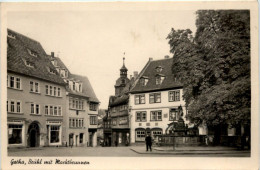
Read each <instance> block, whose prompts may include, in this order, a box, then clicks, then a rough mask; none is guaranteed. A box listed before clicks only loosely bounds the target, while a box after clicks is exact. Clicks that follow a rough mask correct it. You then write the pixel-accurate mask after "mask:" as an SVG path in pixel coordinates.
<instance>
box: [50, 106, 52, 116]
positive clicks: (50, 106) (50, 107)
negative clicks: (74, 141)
mask: <svg viewBox="0 0 260 170" xmlns="http://www.w3.org/2000/svg"><path fill="white" fill-rule="evenodd" d="M50 115H51V116H53V106H50Z"/></svg>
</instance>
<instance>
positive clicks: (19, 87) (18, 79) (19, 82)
mask: <svg viewBox="0 0 260 170" xmlns="http://www.w3.org/2000/svg"><path fill="white" fill-rule="evenodd" d="M16 88H17V89H21V81H20V78H18V77H17V78H16Z"/></svg>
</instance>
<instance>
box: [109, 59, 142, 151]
mask: <svg viewBox="0 0 260 170" xmlns="http://www.w3.org/2000/svg"><path fill="white" fill-rule="evenodd" d="M127 71H128V70H127V68H126V67H125V63H124V62H123V66H122V68H121V69H120V77H119V78H118V79H117V80H116V84H115V95H114V96H110V98H109V105H108V113H109V114H108V115H109V117H106V121H105V125H104V127H105V128H107V126H109V128H111V130H110V131H109V130H107V129H105V130H104V132H106V134H105V135H104V136H107V138H106V139H105V141H106V142H107V143H110V144H111V145H112V146H115V145H116V146H117V145H118V146H126V145H129V143H130V122H129V113H128V108H129V107H128V104H129V95H128V92H129V90H130V88H131V86H132V84H133V82H134V77H136V76H137V73H136V72H135V75H136V76H134V77H131V78H130V79H128V77H127ZM109 128H108V129H109ZM109 132H111V134H109Z"/></svg>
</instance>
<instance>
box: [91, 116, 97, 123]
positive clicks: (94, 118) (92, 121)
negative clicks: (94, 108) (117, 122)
mask: <svg viewBox="0 0 260 170" xmlns="http://www.w3.org/2000/svg"><path fill="white" fill-rule="evenodd" d="M96 124H97V116H90V125H96Z"/></svg>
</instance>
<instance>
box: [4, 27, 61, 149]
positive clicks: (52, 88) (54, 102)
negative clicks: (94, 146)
mask: <svg viewBox="0 0 260 170" xmlns="http://www.w3.org/2000/svg"><path fill="white" fill-rule="evenodd" d="M7 33H8V35H7V45H8V46H7V103H6V109H7V110H6V111H7V136H8V137H7V140H8V147H39V146H60V145H62V144H64V143H63V141H64V140H65V139H64V136H65V134H66V131H65V126H66V124H65V122H64V116H65V115H66V89H65V86H66V83H65V82H64V81H63V79H62V78H60V76H59V74H58V72H57V71H56V69H55V67H54V66H53V65H52V63H51V61H50V60H49V58H48V56H47V55H46V52H45V51H44V49H43V48H42V46H41V44H40V43H39V42H37V41H35V40H33V39H31V38H29V37H27V36H24V35H22V34H19V33H17V32H15V31H12V30H10V29H8V30H7Z"/></svg>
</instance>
